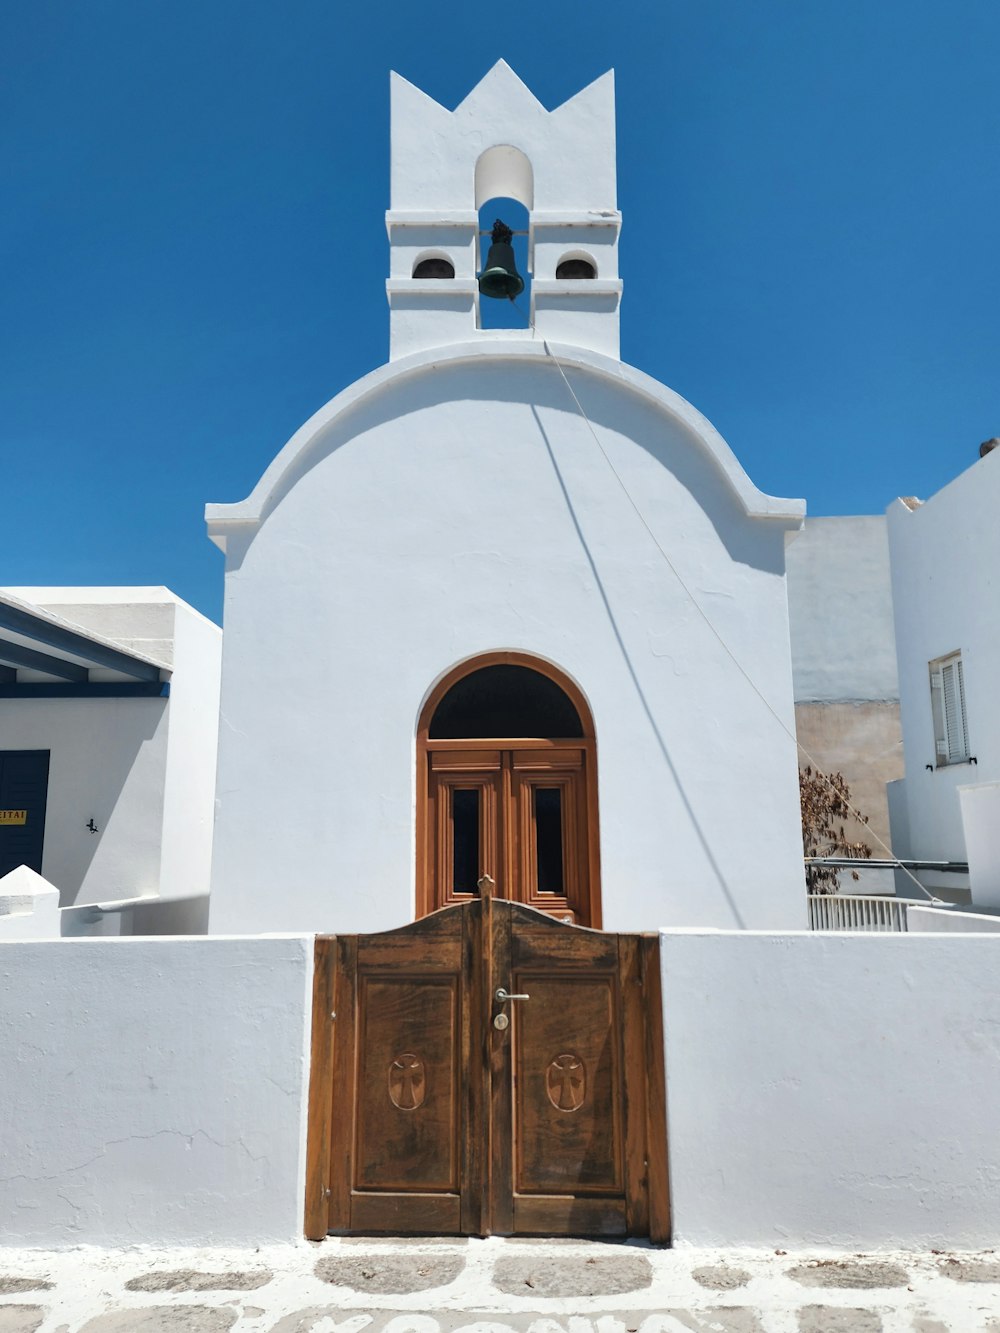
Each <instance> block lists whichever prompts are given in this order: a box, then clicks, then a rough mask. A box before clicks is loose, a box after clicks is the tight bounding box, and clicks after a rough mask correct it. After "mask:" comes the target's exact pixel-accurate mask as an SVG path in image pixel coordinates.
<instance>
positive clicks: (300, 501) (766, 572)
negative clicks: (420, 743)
mask: <svg viewBox="0 0 1000 1333" xmlns="http://www.w3.org/2000/svg"><path fill="white" fill-rule="evenodd" d="M557 354H558V356H559V357H560V360H561V361H562V362H563V365H564V367H565V369H566V374H567V376H568V377H569V378H570V380H571V382H572V384H573V387H574V390H575V392H576V394H577V395H578V397H579V399H580V402H581V403H582V404H583V406H584V410H585V411H586V413H587V416H588V417H589V418H590V420H591V422H592V423H593V427H594V430H595V431H597V432H598V435H599V438H600V440H601V443H602V445H603V447H604V448H605V450H606V451H607V454H608V456H609V458H610V459H611V460H612V462H613V464H614V467H615V469H617V471H618V472H619V473H620V475H621V477H622V479H623V481H624V483H625V485H626V487H627V488H628V492H629V495H630V496H632V497H634V499H635V503H636V505H638V506H639V508H640V510H641V512H642V515H643V517H644V519H645V520H646V522H647V523H648V524H649V527H650V528H651V529H652V531H653V533H655V535H656V540H657V541H658V542H659V543H660V544H661V545H662V547H663V550H664V551H665V552H666V553H667V556H668V558H669V562H670V563H668V561H667V560H666V559H664V556H663V555H662V554H661V553H660V551H659V550H658V549H657V546H656V544H655V543H654V541H653V539H652V537H651V536H650V533H649V532H648V531H647V530H646V528H645V527H644V526H643V523H642V521H641V520H640V518H639V517H638V516H637V513H636V509H635V508H634V507H633V504H632V503H631V501H630V499H629V498H628V496H627V495H626V494H625V493H623V491H622V489H621V488H620V486H619V484H618V482H617V480H616V479H615V474H614V472H613V471H612V470H611V467H610V466H609V463H608V461H607V460H606V459H605V458H604V457H603V456H602V454H601V451H600V449H599V448H598V446H597V445H596V444H595V441H594V438H593V436H592V434H591V431H590V428H589V426H588V424H587V422H586V421H585V420H584V419H583V418H582V417H581V416H580V415H579V413H578V411H577V409H576V406H575V404H574V402H573V399H572V397H571V395H570V393H569V391H568V389H567V387H566V384H565V383H564V381H563V379H562V377H561V375H560V372H559V369H558V367H557V366H556V365H555V364H554V362H553V360H552V357H551V356H550V355H548V354H547V353H546V351H545V349H544V348H543V347H541V346H540V345H539V344H538V343H535V344H530V343H524V342H513V343H511V342H509V341H502V340H493V341H486V342H483V343H477V344H470V345H468V346H464V347H458V348H450V349H447V350H446V351H442V352H440V353H435V354H433V355H432V354H429V353H428V354H423V355H422V356H417V357H413V358H410V359H409V360H408V361H404V362H396V363H394V364H393V366H391V367H388V368H383V370H381V371H378V372H375V373H374V374H373V375H371V376H369V377H367V379H366V380H364V381H361V382H359V383H358V384H356V385H354V386H352V388H351V389H350V390H348V391H346V392H345V394H343V395H341V397H340V398H339V399H337V400H335V401H334V402H333V403H332V404H330V405H328V407H327V408H325V409H323V411H322V412H320V413H318V414H317V415H316V417H314V418H313V419H312V421H310V422H309V423H307V425H306V426H304V427H303V428H302V430H301V431H299V432H298V433H297V435H296V436H295V437H294V438H293V440H292V441H291V442H290V443H289V445H288V446H287V447H286V449H285V450H283V451H282V453H281V454H280V455H279V456H278V458H277V459H276V460H275V462H274V463H273V464H272V466H271V467H270V468H269V469H268V471H267V473H266V474H265V476H264V478H262V480H261V483H260V484H259V485H258V487H257V488H256V489H255V491H254V493H253V494H252V495H251V496H250V497H249V498H248V500H246V501H244V502H242V503H240V504H235V505H214V506H209V510H208V518H209V530H210V532H211V533H212V535H213V536H214V537H215V539H216V540H217V541H219V542H220V543H222V544H224V545H225V548H226V553H227V564H226V604H225V627H226V635H225V648H224V658H223V697H222V718H221V730H220V759H219V763H220V767H219V784H218V811H217V823H216V847H215V861H214V869H213V891H212V918H211V923H212V929H213V930H219V931H225V932H231V931H267V930H274V929H292V930H326V929H328V928H331V927H332V926H334V925H335V926H336V928H337V929H340V930H347V931H354V930H377V929H382V928H385V927H389V926H395V925H398V924H401V923H403V922H405V921H408V920H410V919H412V915H413V903H414V898H413V888H414V843H415V826H414V801H415V784H416V780H417V775H416V763H415V755H414V743H415V742H414V738H415V732H416V726H417V720H418V717H419V714H420V710H421V706H422V704H423V703H424V701H425V699H426V698H427V696H428V694H429V692H430V690H431V688H432V687H433V686H434V684H435V683H436V682H437V681H438V680H440V679H441V677H442V676H443V675H444V674H445V673H446V672H447V671H448V670H450V669H451V668H452V667H453V666H455V665H456V664H458V663H460V662H462V661H464V660H467V659H469V658H472V657H474V656H475V655H476V654H479V653H484V652H489V651H494V650H507V651H521V652H526V653H531V654H534V655H536V656H538V657H541V658H543V659H545V660H547V661H550V662H552V663H554V664H555V665H556V666H558V667H560V668H561V669H562V670H564V671H565V672H566V673H567V674H568V675H569V676H570V677H571V678H572V679H574V680H575V681H576V682H577V684H578V685H579V687H580V688H581V689H582V691H583V692H584V694H585V696H586V698H587V700H588V702H589V704H590V707H591V709H592V711H593V714H594V718H595V724H596V730H597V747H598V760H597V766H598V775H599V799H600V839H601V862H602V881H603V902H604V923H605V925H606V926H608V927H609V928H611V929H633V928H634V929H642V928H646V929H651V928H655V927H656V926H657V925H659V924H662V923H664V922H666V923H668V924H712V925H720V926H731V925H750V926H760V927H773V928H787V927H793V928H794V927H796V926H798V925H800V924H803V923H804V919H805V895H804V892H803V882H802V865H801V841H800V833H799V813H798V792H797V782H796V758H795V745H794V741H793V740H792V739H791V737H790V735H789V734H788V733H791V732H793V730H794V721H793V708H792V693H791V671H790V659H789V647H788V622H787V608H786V601H785V585H784V543H785V537H786V534H787V532H788V531H789V530H792V529H795V528H796V527H797V526H798V523H799V521H800V518H801V512H802V506H801V504H800V503H798V502H794V501H781V500H776V499H774V498H772V497H768V496H764V495H762V494H761V493H760V492H759V491H757V490H756V488H754V487H753V485H752V483H751V482H750V481H749V479H748V478H747V477H746V474H745V473H744V472H743V471H742V469H741V468H740V467H739V464H738V463H737V461H736V459H735V458H734V457H733V455H732V453H731V451H730V450H729V448H728V446H727V445H726V444H725V442H724V441H723V440H722V439H721V438H720V437H719V436H718V434H717V433H716V432H715V431H714V430H713V429H712V427H711V426H710V425H709V423H708V422H706V421H705V420H704V418H703V417H701V416H700V415H699V414H698V413H697V412H696V411H695V410H694V409H693V408H691V407H690V405H689V404H687V403H685V402H684V401H683V400H682V399H680V398H679V397H678V396H677V395H675V394H672V393H671V392H670V391H669V390H667V389H665V388H663V386H661V385H659V384H657V383H656V382H655V381H653V380H651V379H649V378H648V377H647V376H644V375H642V374H641V373H640V372H638V371H635V370H633V369H631V368H629V367H625V366H622V365H621V363H620V362H617V361H614V360H612V359H610V358H605V357H601V356H599V355H597V354H595V353H592V352H583V351H581V350H580V349H574V348H564V347H560V348H558V349H557ZM671 565H673V569H674V570H676V571H677V573H676V574H675V573H674V572H673V570H672V569H671ZM677 575H679V576H680V578H681V579H683V582H684V584H685V585H686V587H687V589H688V590H689V591H685V590H684V588H683V587H682V586H681V584H680V582H679V581H678V577H677ZM707 622H709V623H707ZM720 638H721V640H722V641H723V643H724V644H725V647H723V643H720ZM734 659H735V660H734ZM747 677H749V678H750V680H751V681H753V682H754V684H755V685H756V686H757V688H759V690H760V691H761V692H762V694H763V695H764V696H765V698H766V700H767V704H765V703H764V702H762V700H761V698H760V697H759V696H758V694H757V693H756V692H755V689H754V688H753V686H752V685H751V684H750V683H748V679H747ZM770 709H773V710H774V712H775V713H776V714H777V717H778V718H779V719H780V720H781V721H780V723H779V721H778V720H776V718H775V716H774V715H773V714H772V712H771V711H770ZM784 728H787V731H786V730H785V729H784Z"/></svg>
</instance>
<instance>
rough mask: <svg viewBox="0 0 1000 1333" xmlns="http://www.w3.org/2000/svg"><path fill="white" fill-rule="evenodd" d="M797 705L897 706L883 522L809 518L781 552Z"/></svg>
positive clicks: (861, 517)
mask: <svg viewBox="0 0 1000 1333" xmlns="http://www.w3.org/2000/svg"><path fill="white" fill-rule="evenodd" d="M788 619H789V624H790V627H791V641H792V678H793V681H794V686H795V702H796V703H843V702H848V701H849V702H857V701H860V700H865V701H875V700H879V701H885V700H895V699H898V698H899V680H898V676H897V671H896V648H895V638H894V634H893V621H892V587H891V583H890V578H889V543H888V540H887V537H886V520H885V516H884V515H883V514H871V515H869V514H856V515H848V516H845V517H837V518H808V519H806V521H805V523H804V524H803V527H802V531H801V532H800V533H799V535H798V536H797V537H796V538H795V540H794V542H791V543H789V547H788Z"/></svg>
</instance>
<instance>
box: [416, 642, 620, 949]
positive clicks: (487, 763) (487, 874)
mask: <svg viewBox="0 0 1000 1333" xmlns="http://www.w3.org/2000/svg"><path fill="white" fill-rule="evenodd" d="M597 829H598V825H597V741H596V737H595V734H594V724H593V719H592V716H591V713H590V709H589V707H588V705H587V701H586V699H585V698H584V696H583V693H582V691H581V690H580V689H579V687H578V686H577V685H576V684H575V683H574V682H573V681H571V680H570V679H569V677H567V676H566V675H565V674H564V673H563V672H561V671H559V670H558V668H556V667H553V666H552V665H551V664H550V663H548V662H544V661H542V660H541V659H539V658H535V657H532V656H530V655H528V654H524V653H490V654H486V655H485V656H482V657H477V658H474V659H472V660H471V661H469V662H465V663H463V664H462V665H461V666H459V667H456V668H455V670H453V671H451V672H449V673H448V675H446V676H445V677H444V679H443V680H441V681H440V682H439V683H438V684H437V686H436V687H435V688H434V689H433V690H432V691H431V694H430V696H429V698H428V699H427V702H426V704H425V705H424V708H423V710H422V712H421V715H420V721H419V725H418V729H417V849H416V850H417V896H416V915H417V916H418V917H421V916H426V915H427V914H428V913H430V912H433V911H436V910H437V909H438V908H440V907H446V906H448V905H450V904H452V903H456V902H468V901H470V900H471V899H472V898H475V897H476V896H480V895H483V894H486V895H488V896H492V897H497V898H503V899H506V900H508V901H511V902H520V903H524V904H526V905H527V906H529V907H534V908H536V909H538V910H540V911H543V912H546V913H547V914H549V915H550V916H554V917H556V918H557V919H559V920H561V921H571V922H575V923H576V924H578V925H583V926H593V927H599V926H600V924H601V899H600V877H599V855H598V836H597Z"/></svg>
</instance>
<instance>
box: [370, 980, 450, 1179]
mask: <svg viewBox="0 0 1000 1333" xmlns="http://www.w3.org/2000/svg"><path fill="white" fill-rule="evenodd" d="M358 1005H359V1020H358V1044H359V1051H360V1059H359V1069H358V1093H357V1097H358V1109H357V1116H356V1125H357V1145H356V1149H355V1174H354V1180H355V1185H354V1188H355V1190H356V1191H358V1190H394V1191H397V1192H400V1191H413V1192H419V1193H423V1194H432V1193H453V1194H456V1195H457V1193H458V1189H459V1179H458V1148H459V1135H460V1132H461V1124H460V1114H459V1075H460V1072H461V1064H462V1060H461V1052H460V1050H459V1035H460V1026H459V1017H460V1005H461V996H460V994H459V987H458V978H457V977H455V976H451V977H434V978H426V979H419V978H409V977H405V976H404V977H398V976H389V977H385V978H384V979H378V980H377V979H375V978H374V977H364V978H362V980H361V986H360V994H359V997H358Z"/></svg>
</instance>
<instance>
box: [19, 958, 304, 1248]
mask: <svg viewBox="0 0 1000 1333" xmlns="http://www.w3.org/2000/svg"><path fill="white" fill-rule="evenodd" d="M311 959H312V942H311V940H305V939H294V938H278V939H268V940H226V939H212V940H205V939H172V940H166V939H164V940H138V939H120V940H119V939H114V940H63V941H49V942H44V943H35V942H17V943H2V942H0V1052H2V1054H0V1124H2V1125H3V1126H4V1150H3V1161H2V1164H0V1244H4V1245H27V1246H32V1245H36V1246H46V1247H50V1248H53V1249H59V1248H64V1247H67V1246H72V1245H77V1244H93V1245H128V1244H139V1243H142V1244H155V1243H158V1242H159V1243H164V1244H226V1243H232V1244H259V1243H264V1242H267V1241H269V1240H271V1241H290V1240H294V1239H296V1238H297V1237H298V1236H300V1235H301V1231H302V1209H301V1200H302V1192H303V1182H304V1171H305V1167H304V1157H303V1152H304V1146H303V1145H304V1115H305V1104H306V1087H307V1079H308V1059H307V1046H308V1030H307V1028H308V1023H307V1019H308V1013H309V993H310V987H311Z"/></svg>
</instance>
